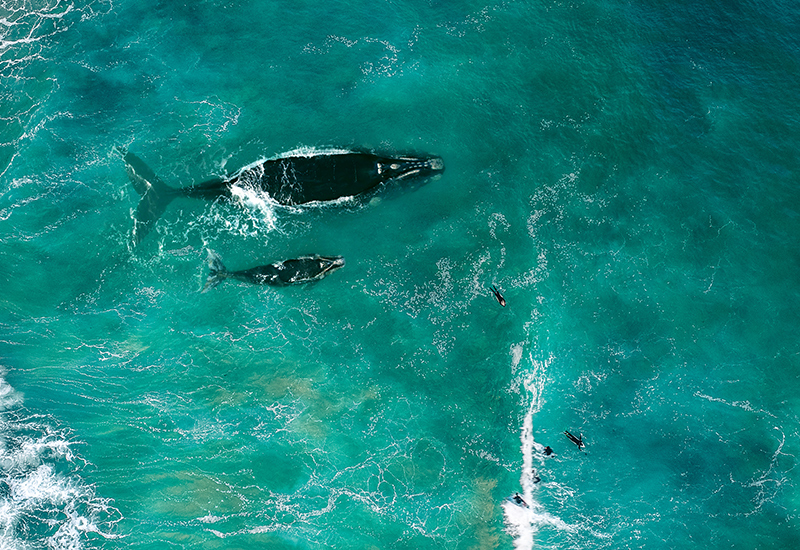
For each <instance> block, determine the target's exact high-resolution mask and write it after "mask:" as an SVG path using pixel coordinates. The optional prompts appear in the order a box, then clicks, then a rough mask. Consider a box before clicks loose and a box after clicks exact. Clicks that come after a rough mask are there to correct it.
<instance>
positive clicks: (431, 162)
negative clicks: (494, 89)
mask: <svg viewBox="0 0 800 550" xmlns="http://www.w3.org/2000/svg"><path fill="white" fill-rule="evenodd" d="M117 149H118V150H119V152H120V153H121V154H122V157H123V159H124V161H125V166H126V169H127V172H128V176H129V177H130V180H131V182H132V183H133V187H134V189H136V191H137V193H139V194H140V195H141V196H142V198H141V200H140V201H139V206H138V207H137V208H136V216H135V224H134V229H133V239H134V244H138V243H139V242H141V241H142V239H144V237H145V236H146V235H147V233H149V231H150V230H151V229H152V228H153V226H154V225H155V222H156V220H158V218H159V217H160V216H161V215H162V214H163V213H164V211H165V210H166V209H167V206H168V205H169V203H170V202H172V200H173V199H175V198H178V197H191V198H201V199H207V200H216V199H218V198H220V197H231V196H232V192H231V188H232V187H233V186H239V187H249V188H253V189H256V190H260V191H263V192H266V193H267V194H268V195H269V196H270V197H272V199H274V200H275V201H276V202H278V203H279V204H284V205H287V206H291V205H298V204H306V203H309V202H314V201H332V200H336V199H339V198H342V197H355V196H358V195H362V194H364V193H366V192H368V191H372V190H374V189H376V188H378V187H379V186H380V185H382V184H384V183H386V182H388V181H390V180H419V179H421V178H425V177H429V176H434V175H436V174H439V173H441V172H442V171H444V162H443V161H442V159H441V158H440V157H412V156H400V157H388V156H381V155H376V154H373V153H366V152H341V151H335V152H321V153H317V154H311V155H296V156H286V157H282V158H276V159H271V160H264V161H259V162H257V163H254V164H251V165H249V166H246V167H244V168H242V169H241V170H239V171H238V172H236V173H234V174H233V175H231V176H229V177H224V178H214V179H211V180H208V181H205V182H202V183H199V184H195V185H191V186H189V187H183V188H175V187H170V186H169V185H167V184H166V183H164V182H163V181H162V180H161V179H160V178H159V177H158V176H157V175H156V174H155V172H153V170H151V169H150V168H149V167H148V166H147V165H146V164H145V163H144V161H142V159H140V158H139V157H137V156H136V155H134V154H133V153H131V152H129V151H128V150H126V149H124V148H120V147H118V148H117Z"/></svg>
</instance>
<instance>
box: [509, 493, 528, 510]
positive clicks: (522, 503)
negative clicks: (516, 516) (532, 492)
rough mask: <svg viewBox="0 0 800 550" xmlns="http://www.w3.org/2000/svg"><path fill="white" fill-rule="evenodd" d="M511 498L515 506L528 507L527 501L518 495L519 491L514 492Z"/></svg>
mask: <svg viewBox="0 0 800 550" xmlns="http://www.w3.org/2000/svg"><path fill="white" fill-rule="evenodd" d="M511 500H513V501H514V504H516V505H517V506H524V507H525V508H527V507H528V503H527V502H525V501H524V500H523V499H522V497H521V496H519V493H514V496H513V498H512V499H511Z"/></svg>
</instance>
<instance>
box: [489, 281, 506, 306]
mask: <svg viewBox="0 0 800 550" xmlns="http://www.w3.org/2000/svg"><path fill="white" fill-rule="evenodd" d="M491 291H492V294H494V297H495V298H497V301H498V302H500V305H501V306H503V307H506V299H505V298H503V295H502V294H500V291H499V290H497V287H496V286H494V285H492V288H491Z"/></svg>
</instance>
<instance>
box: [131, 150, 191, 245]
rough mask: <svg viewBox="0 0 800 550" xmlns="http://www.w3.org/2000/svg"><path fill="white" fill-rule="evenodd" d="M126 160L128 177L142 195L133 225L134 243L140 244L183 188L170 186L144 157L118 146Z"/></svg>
mask: <svg viewBox="0 0 800 550" xmlns="http://www.w3.org/2000/svg"><path fill="white" fill-rule="evenodd" d="M117 150H118V151H119V152H120V153H121V154H122V158H123V160H124V161H125V168H126V170H127V172H128V177H129V178H130V180H131V183H132V184H133V188H134V189H136V192H137V193H139V194H140V195H141V196H142V199H141V200H140V201H139V206H137V207H136V217H135V222H134V225H133V244H134V245H138V244H139V243H140V242H141V241H142V239H144V238H145V236H146V235H147V234H148V233H149V232H150V230H151V229H152V228H153V226H154V225H155V223H156V220H158V218H160V217H161V214H163V213H164V211H165V210H166V209H167V206H168V205H169V203H171V202H172V199H174V198H175V197H179V196H181V190H180V189H175V188H173V187H170V186H169V185H167V184H166V183H164V182H163V181H161V178H159V177H158V176H157V175H156V174H155V172H153V170H151V169H150V167H149V166H147V165H146V164H145V163H144V161H143V160H142V159H140V158H139V157H137V156H136V155H134V154H133V153H131V152H129V151H128V150H126V149H124V148H122V147H117Z"/></svg>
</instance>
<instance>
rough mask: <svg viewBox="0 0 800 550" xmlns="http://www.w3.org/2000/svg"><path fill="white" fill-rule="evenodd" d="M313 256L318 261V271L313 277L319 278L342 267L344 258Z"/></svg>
mask: <svg viewBox="0 0 800 550" xmlns="http://www.w3.org/2000/svg"><path fill="white" fill-rule="evenodd" d="M315 258H316V260H317V261H318V262H319V273H318V274H317V275H316V276H315V277H314V278H315V279H321V278H322V277H325V276H326V275H329V274H330V273H333V272H334V271H336V270H337V269H339V268H342V267H344V258H342V257H341V256H316V257H315Z"/></svg>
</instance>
